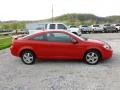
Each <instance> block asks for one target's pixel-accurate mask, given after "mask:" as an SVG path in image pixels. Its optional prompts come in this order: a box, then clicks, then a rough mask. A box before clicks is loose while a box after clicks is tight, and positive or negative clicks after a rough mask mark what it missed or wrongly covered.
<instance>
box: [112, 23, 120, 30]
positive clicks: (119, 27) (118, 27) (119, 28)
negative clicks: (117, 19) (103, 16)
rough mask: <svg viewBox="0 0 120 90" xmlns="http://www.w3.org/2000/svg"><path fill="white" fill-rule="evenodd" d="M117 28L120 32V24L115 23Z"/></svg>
mask: <svg viewBox="0 0 120 90" xmlns="http://www.w3.org/2000/svg"><path fill="white" fill-rule="evenodd" d="M113 25H114V26H115V28H116V30H117V32H120V24H113Z"/></svg>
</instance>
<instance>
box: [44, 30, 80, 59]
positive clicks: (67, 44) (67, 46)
mask: <svg viewBox="0 0 120 90" xmlns="http://www.w3.org/2000/svg"><path fill="white" fill-rule="evenodd" d="M72 39H74V38H73V37H71V36H70V35H68V34H65V33H62V32H50V33H47V41H48V42H46V44H47V45H46V47H44V48H42V49H43V51H44V50H46V55H45V56H46V57H49V58H55V59H62V58H64V59H73V58H76V59H79V58H80V56H81V52H82V47H80V44H79V43H76V44H74V43H72Z"/></svg>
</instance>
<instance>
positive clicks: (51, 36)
mask: <svg viewBox="0 0 120 90" xmlns="http://www.w3.org/2000/svg"><path fill="white" fill-rule="evenodd" d="M47 40H48V41H51V42H71V37H70V36H69V35H67V34H64V33H48V34H47Z"/></svg>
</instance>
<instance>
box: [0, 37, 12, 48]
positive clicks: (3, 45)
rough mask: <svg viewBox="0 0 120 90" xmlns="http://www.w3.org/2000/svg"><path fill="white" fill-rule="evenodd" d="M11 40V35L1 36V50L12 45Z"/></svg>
mask: <svg viewBox="0 0 120 90" xmlns="http://www.w3.org/2000/svg"><path fill="white" fill-rule="evenodd" d="M11 41H12V38H11V37H4V39H3V38H0V50H2V49H5V48H8V47H10V45H11Z"/></svg>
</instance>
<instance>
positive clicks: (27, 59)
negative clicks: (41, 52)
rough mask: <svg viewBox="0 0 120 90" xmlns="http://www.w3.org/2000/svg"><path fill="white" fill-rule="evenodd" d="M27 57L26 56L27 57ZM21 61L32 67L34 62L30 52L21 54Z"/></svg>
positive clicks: (34, 57)
mask: <svg viewBox="0 0 120 90" xmlns="http://www.w3.org/2000/svg"><path fill="white" fill-rule="evenodd" d="M27 55H28V56H27ZM21 60H22V62H23V63H24V64H27V65H32V64H34V63H35V61H36V56H35V54H34V53H33V52H32V51H30V50H24V51H22V53H21Z"/></svg>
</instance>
